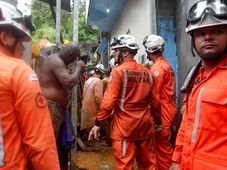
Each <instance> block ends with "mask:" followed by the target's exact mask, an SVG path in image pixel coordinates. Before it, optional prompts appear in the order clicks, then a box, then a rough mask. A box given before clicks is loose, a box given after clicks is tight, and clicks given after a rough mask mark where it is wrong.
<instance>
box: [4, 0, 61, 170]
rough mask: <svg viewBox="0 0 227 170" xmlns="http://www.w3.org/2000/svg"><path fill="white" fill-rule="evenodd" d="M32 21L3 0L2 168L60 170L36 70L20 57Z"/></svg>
mask: <svg viewBox="0 0 227 170" xmlns="http://www.w3.org/2000/svg"><path fill="white" fill-rule="evenodd" d="M30 19H31V18H30ZM33 28H34V27H33V25H32V22H31V20H29V18H26V17H24V16H22V14H21V13H20V12H19V11H18V10H17V9H16V8H15V7H14V6H12V5H10V4H8V3H6V2H2V1H0V105H1V106H0V169H2V170H3V169H4V170H12V169H16V170H27V169H33V170H59V169H60V167H59V162H58V156H57V149H56V144H55V138H54V132H53V127H52V123H51V118H50V113H49V111H48V108H47V104H46V100H45V98H44V97H43V95H42V93H41V89H40V86H39V81H38V78H37V76H36V74H35V73H34V72H33V70H32V69H31V68H30V67H29V66H28V65H27V64H25V62H24V61H23V60H22V59H21V58H22V57H21V55H22V52H23V50H24V47H23V45H22V42H24V41H29V40H31V30H32V29H33Z"/></svg>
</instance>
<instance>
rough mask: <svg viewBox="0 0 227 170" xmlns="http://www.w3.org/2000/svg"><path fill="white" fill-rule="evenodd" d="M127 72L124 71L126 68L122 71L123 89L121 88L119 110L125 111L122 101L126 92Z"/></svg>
mask: <svg viewBox="0 0 227 170" xmlns="http://www.w3.org/2000/svg"><path fill="white" fill-rule="evenodd" d="M127 78H128V76H127V73H126V70H124V73H123V79H124V82H123V90H122V96H121V110H122V111H125V109H124V102H125V94H126V87H127Z"/></svg>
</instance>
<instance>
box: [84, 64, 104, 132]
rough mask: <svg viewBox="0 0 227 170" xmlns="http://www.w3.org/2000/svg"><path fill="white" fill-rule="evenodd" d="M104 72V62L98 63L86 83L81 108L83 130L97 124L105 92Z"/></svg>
mask: <svg viewBox="0 0 227 170" xmlns="http://www.w3.org/2000/svg"><path fill="white" fill-rule="evenodd" d="M103 74H104V66H103V64H97V65H96V66H95V69H94V74H93V75H92V76H91V77H90V78H88V80H87V81H86V82H85V84H84V89H83V102H82V109H81V126H80V129H81V130H84V129H89V131H90V130H91V129H90V128H92V127H93V126H94V124H95V122H94V121H95V119H96V116H97V113H98V110H99V107H100V104H101V102H102V97H103V93H104V87H103V86H104V83H103V81H102V78H103Z"/></svg>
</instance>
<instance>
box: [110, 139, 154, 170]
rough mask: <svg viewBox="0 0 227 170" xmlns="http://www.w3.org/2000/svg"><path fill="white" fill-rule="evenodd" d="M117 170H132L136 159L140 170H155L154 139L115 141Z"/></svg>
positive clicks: (114, 151) (113, 144) (114, 149)
mask: <svg viewBox="0 0 227 170" xmlns="http://www.w3.org/2000/svg"><path fill="white" fill-rule="evenodd" d="M112 146H113V153H114V157H115V160H116V169H117V170H132V169H133V164H134V159H136V162H137V166H138V169H139V170H155V169H156V155H155V148H154V138H151V139H146V140H139V141H126V140H122V141H117V140H113V143H112Z"/></svg>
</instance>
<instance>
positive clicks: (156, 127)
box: [154, 125, 162, 133]
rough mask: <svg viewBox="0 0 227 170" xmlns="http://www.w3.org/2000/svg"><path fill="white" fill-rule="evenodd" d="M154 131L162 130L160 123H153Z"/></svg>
mask: <svg viewBox="0 0 227 170" xmlns="http://www.w3.org/2000/svg"><path fill="white" fill-rule="evenodd" d="M154 130H155V133H159V132H161V131H162V125H155V126H154Z"/></svg>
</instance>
